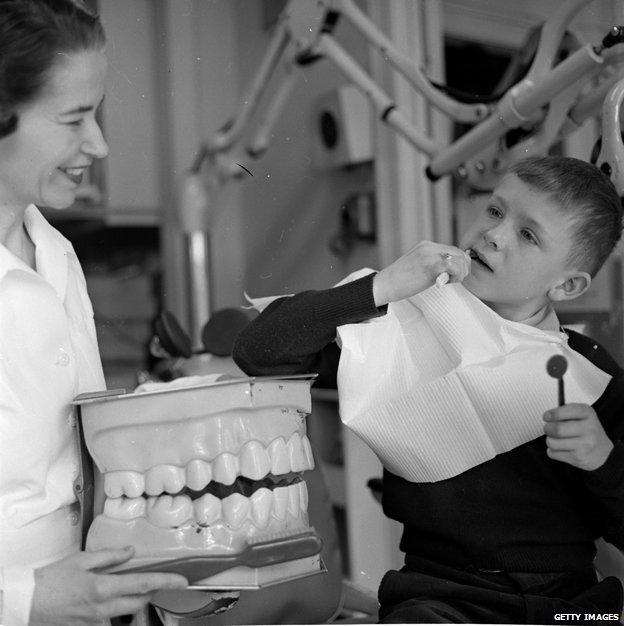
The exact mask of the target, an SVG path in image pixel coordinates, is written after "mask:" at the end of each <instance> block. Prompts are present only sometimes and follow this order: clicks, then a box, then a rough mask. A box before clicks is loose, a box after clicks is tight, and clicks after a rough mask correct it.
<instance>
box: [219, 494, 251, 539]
mask: <svg viewBox="0 0 624 626" xmlns="http://www.w3.org/2000/svg"><path fill="white" fill-rule="evenodd" d="M221 505H222V507H223V521H224V522H225V523H226V524H227V525H228V526H229V527H230V528H232V529H234V530H236V529H237V528H239V527H240V525H241V524H242V523H243V522H244V521H245V518H246V517H247V515H248V514H249V498H246V497H245V496H243V495H241V494H240V493H233V494H232V495H229V496H228V497H227V498H223V500H222V502H221Z"/></svg>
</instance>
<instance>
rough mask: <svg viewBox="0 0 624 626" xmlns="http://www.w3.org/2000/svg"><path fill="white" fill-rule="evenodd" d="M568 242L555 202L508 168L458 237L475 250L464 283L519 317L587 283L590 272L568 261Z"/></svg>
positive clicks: (564, 222) (567, 230)
mask: <svg viewBox="0 0 624 626" xmlns="http://www.w3.org/2000/svg"><path fill="white" fill-rule="evenodd" d="M572 245H573V241H572V235H571V224H570V220H569V218H567V217H566V216H565V215H563V214H562V212H561V210H560V209H559V207H558V205H557V203H556V202H555V201H554V200H552V199H550V198H549V196H548V195H547V194H545V193H543V192H541V191H538V190H536V189H534V188H533V187H531V186H529V185H527V184H526V183H524V182H522V181H521V180H520V179H519V178H518V177H517V176H516V175H515V174H508V175H507V176H505V177H504V178H503V180H502V181H501V182H500V184H499V185H498V187H497V188H496V189H495V190H494V192H493V193H492V196H491V197H490V199H489V200H488V202H487V204H486V206H485V208H484V209H481V210H480V212H479V214H478V216H477V218H476V219H475V221H474V222H473V224H472V225H471V226H470V228H469V229H468V232H467V233H466V234H465V235H464V237H463V238H462V242H461V248H462V249H464V250H465V249H467V248H470V249H472V250H473V251H474V253H476V258H475V255H474V254H473V259H472V263H471V269H470V273H469V274H468V276H467V277H466V278H465V279H464V283H463V284H464V285H465V287H466V288H467V289H468V290H469V291H471V292H472V293H473V294H474V295H475V296H477V297H478V298H479V299H480V300H482V301H483V302H485V303H486V304H487V305H488V306H490V307H491V308H492V309H493V310H494V311H496V312H497V313H498V314H499V315H500V316H501V317H504V318H506V319H510V320H515V321H521V320H523V319H526V318H528V317H530V316H531V315H533V314H534V313H536V312H538V311H539V310H540V309H541V308H543V307H544V305H546V304H547V303H548V302H549V301H551V300H563V299H568V298H571V297H576V296H577V295H580V293H576V292H575V289H576V290H577V291H578V288H579V287H584V288H583V289H582V291H584V290H585V289H586V287H587V286H588V284H589V281H590V280H591V279H590V278H589V276H588V275H587V274H584V273H582V272H578V271H575V269H574V268H572V267H570V266H569V264H568V262H567V259H568V255H569V253H570V250H571V247H572ZM583 274H584V276H583V277H582V278H581V283H582V284H581V285H579V284H578V283H577V281H578V280H579V279H578V276H579V275H583ZM575 277H576V278H575ZM585 282H587V286H585ZM582 291H581V292H582Z"/></svg>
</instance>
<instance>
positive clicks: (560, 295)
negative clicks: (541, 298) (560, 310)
mask: <svg viewBox="0 0 624 626" xmlns="http://www.w3.org/2000/svg"><path fill="white" fill-rule="evenodd" d="M590 285H591V276H590V275H589V274H588V273H587V272H578V273H576V274H573V275H572V276H568V278H566V279H565V280H564V281H562V282H561V283H558V284H557V285H555V286H554V287H551V288H550V289H549V290H548V294H547V295H548V297H549V298H550V300H551V301H552V302H562V301H564V300H574V298H578V297H579V296H580V295H582V294H584V293H585V292H586V291H587V290H588V289H589V286H590Z"/></svg>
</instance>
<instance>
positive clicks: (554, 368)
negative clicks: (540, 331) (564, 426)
mask: <svg viewBox="0 0 624 626" xmlns="http://www.w3.org/2000/svg"><path fill="white" fill-rule="evenodd" d="M567 369H568V361H567V360H566V358H565V357H564V356H561V355H560V354H555V356H551V357H550V359H548V362H547V363H546V371H547V372H548V375H549V376H552V377H553V378H556V379H557V392H558V402H559V406H563V405H564V404H565V389H564V385H563V375H564V374H565V373H566V370H567Z"/></svg>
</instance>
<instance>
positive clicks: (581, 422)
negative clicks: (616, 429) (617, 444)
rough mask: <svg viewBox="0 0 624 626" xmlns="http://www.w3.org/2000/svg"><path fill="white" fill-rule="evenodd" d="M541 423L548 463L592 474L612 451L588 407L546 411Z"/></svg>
mask: <svg viewBox="0 0 624 626" xmlns="http://www.w3.org/2000/svg"><path fill="white" fill-rule="evenodd" d="M544 422H546V423H545V425H544V433H546V445H547V446H548V447H547V450H546V453H547V454H548V456H549V457H550V458H551V459H555V460H556V461H562V462H563V463H569V464H570V465H574V466H575V467H580V468H581V469H583V470H587V471H592V470H595V469H598V468H599V467H600V466H601V465H602V464H603V463H604V462H605V461H606V460H607V457H608V456H609V454H610V453H611V450H613V442H612V441H611V439H609V437H608V435H607V433H605V431H604V428H603V427H602V424H601V423H600V421H599V420H598V416H597V415H596V411H594V409H592V407H590V406H589V405H587V404H564V405H563V406H560V407H557V408H556V409H551V410H550V411H546V413H544Z"/></svg>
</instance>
